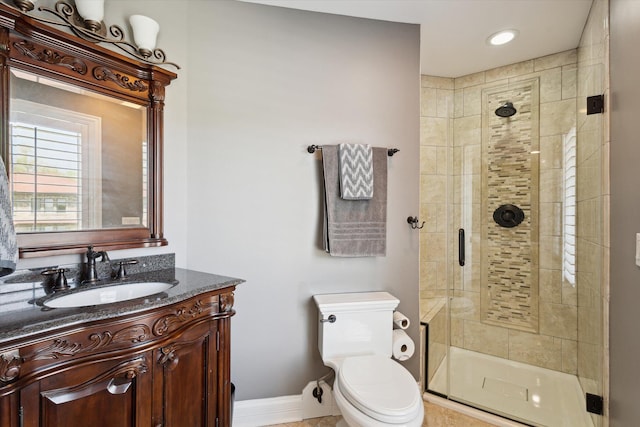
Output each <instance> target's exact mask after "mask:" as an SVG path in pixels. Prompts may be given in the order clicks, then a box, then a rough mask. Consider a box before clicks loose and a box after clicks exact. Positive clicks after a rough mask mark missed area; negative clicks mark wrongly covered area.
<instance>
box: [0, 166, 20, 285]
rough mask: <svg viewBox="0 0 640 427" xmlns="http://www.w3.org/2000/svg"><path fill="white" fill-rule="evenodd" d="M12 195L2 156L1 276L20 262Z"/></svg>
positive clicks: (14, 268) (0, 210) (0, 180)
mask: <svg viewBox="0 0 640 427" xmlns="http://www.w3.org/2000/svg"><path fill="white" fill-rule="evenodd" d="M10 196H11V195H10V194H9V181H8V179H7V171H6V169H5V168H4V162H3V161H2V158H1V157H0V276H6V275H7V274H11V273H13V272H14V271H15V270H16V263H17V262H18V241H17V239H16V232H15V228H14V227H13V215H12V209H11V197H10Z"/></svg>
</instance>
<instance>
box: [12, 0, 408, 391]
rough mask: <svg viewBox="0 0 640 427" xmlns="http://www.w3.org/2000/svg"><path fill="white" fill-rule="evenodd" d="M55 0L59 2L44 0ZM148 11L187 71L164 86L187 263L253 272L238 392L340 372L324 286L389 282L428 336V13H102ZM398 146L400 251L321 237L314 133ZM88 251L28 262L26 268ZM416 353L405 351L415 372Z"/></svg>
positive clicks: (174, 208)
mask: <svg viewBox="0 0 640 427" xmlns="http://www.w3.org/2000/svg"><path fill="white" fill-rule="evenodd" d="M43 2H44V3H46V4H49V5H50V4H51V3H53V0H43ZM133 13H148V14H149V15H150V16H151V17H153V18H154V19H156V20H157V21H158V22H159V23H160V34H159V37H158V46H159V47H160V48H162V49H163V50H164V51H165V52H166V54H167V58H168V59H169V60H171V61H175V62H177V63H178V64H179V65H180V66H181V67H182V68H181V70H179V71H178V79H177V80H175V81H173V82H172V83H171V85H170V86H169V88H168V89H167V94H166V106H165V176H164V182H165V236H166V237H167V238H168V240H169V246H168V247H163V248H152V249H138V250H124V251H118V252H114V253H112V254H111V257H112V258H114V259H115V258H124V257H135V256H139V255H140V256H141V255H149V254H151V253H166V252H175V254H176V265H177V266H179V267H188V268H192V269H197V270H202V271H207V272H213V273H219V274H225V275H230V276H236V277H241V278H244V279H246V280H247V282H246V283H245V284H243V285H241V286H240V287H239V289H238V291H237V293H236V309H237V312H238V314H237V315H236V316H235V317H234V319H233V322H232V330H233V338H232V376H233V381H234V383H235V384H236V387H237V389H236V399H237V400H245V399H255V398H267V397H277V396H283V395H293V394H299V393H301V391H302V388H303V386H304V385H306V383H307V382H308V381H311V380H314V379H316V378H318V377H319V376H320V375H322V374H324V373H325V372H328V371H329V369H328V368H325V367H324V366H323V364H322V361H321V359H320V356H319V354H318V350H317V334H316V315H317V314H316V309H315V307H314V306H313V304H312V300H311V297H312V295H314V294H317V293H329V292H351V291H368V290H388V291H390V292H391V293H393V294H394V295H396V296H397V297H398V298H399V299H400V300H401V303H400V307H399V309H400V310H401V311H402V312H403V313H405V314H406V315H407V316H409V317H410V318H411V319H412V320H413V323H412V325H411V327H410V329H409V334H410V335H411V337H412V338H413V340H414V341H415V343H416V346H418V343H419V336H418V329H419V328H418V287H419V284H418V248H419V245H418V232H416V231H412V230H410V228H409V226H408V224H407V223H406V218H407V217H408V216H410V215H411V216H413V215H419V211H418V209H419V207H418V206H419V205H418V201H419V197H418V185H419V128H420V123H419V108H420V107H419V105H420V102H419V94H420V75H419V37H420V29H419V27H418V26H416V25H406V24H395V23H389V22H382V21H371V20H364V19H356V18H347V17H340V16H334V15H325V14H320V13H313V12H300V11H293V10H288V9H281V8H276V7H269V6H261V5H254V4H249V3H241V2H236V1H197V0H191V1H189V2H185V1H183V0H135V1H127V2H124V1H114V2H110V3H109V4H108V7H107V8H106V15H105V22H107V23H108V24H118V25H121V26H123V27H124V28H128V27H127V17H128V16H129V15H131V14H133ZM339 142H361V143H369V144H372V145H374V146H388V147H397V148H399V149H400V150H401V151H400V153H398V154H396V155H395V156H394V157H393V158H390V159H389V163H388V165H389V182H388V184H389V189H388V202H389V204H388V224H387V225H388V255H387V257H385V258H355V259H339V258H332V257H329V256H328V255H326V254H325V253H324V252H323V251H322V250H320V249H318V245H319V241H320V233H321V228H320V224H321V222H320V221H321V206H322V205H321V203H322V196H321V193H320V183H321V181H320V180H321V169H320V168H321V163H320V160H319V157H318V156H317V155H311V154H308V153H307V152H306V147H307V145H309V144H332V143H339ZM78 259H79V256H76V255H73V256H62V257H48V258H40V259H30V260H21V262H20V268H30V267H35V266H41V265H55V264H64V263H72V262H78ZM418 365H419V356H418V355H417V354H416V355H415V356H414V357H413V358H412V359H410V360H409V361H408V362H406V363H405V366H407V367H408V368H409V369H410V370H411V372H412V373H413V374H414V376H416V379H417V376H418V372H419V366H418Z"/></svg>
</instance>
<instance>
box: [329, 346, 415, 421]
mask: <svg viewBox="0 0 640 427" xmlns="http://www.w3.org/2000/svg"><path fill="white" fill-rule="evenodd" d="M338 376H339V379H338V381H339V384H340V390H341V392H342V394H343V395H344V397H345V399H347V400H348V401H349V403H351V404H352V405H353V406H354V407H356V408H357V409H358V410H360V411H361V412H363V413H364V414H366V415H368V416H370V417H371V418H373V419H375V420H378V421H381V422H383V423H389V424H402V423H407V422H410V421H412V420H414V419H415V418H416V416H417V415H418V413H419V412H420V410H421V409H422V397H421V396H420V391H419V389H418V386H417V384H416V381H415V379H414V378H413V376H412V375H411V374H410V373H409V371H407V370H406V369H405V368H403V367H402V366H401V365H400V364H399V363H397V362H395V361H393V360H392V359H390V358H389V357H384V356H380V355H367V356H354V357H348V358H346V359H344V361H343V362H342V364H341V366H340V369H339V371H338Z"/></svg>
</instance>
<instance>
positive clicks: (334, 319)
mask: <svg viewBox="0 0 640 427" xmlns="http://www.w3.org/2000/svg"><path fill="white" fill-rule="evenodd" d="M335 321H336V315H335V314H330V315H329V317H327V318H326V319H320V323H326V322H329V323H335Z"/></svg>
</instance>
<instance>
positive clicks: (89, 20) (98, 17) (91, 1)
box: [76, 0, 104, 33]
mask: <svg viewBox="0 0 640 427" xmlns="http://www.w3.org/2000/svg"><path fill="white" fill-rule="evenodd" d="M76 9H77V10H78V15H80V16H81V17H82V19H84V25H85V27H87V28H88V29H89V30H90V31H93V32H94V33H95V32H98V31H100V28H102V18H104V0H76Z"/></svg>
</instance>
